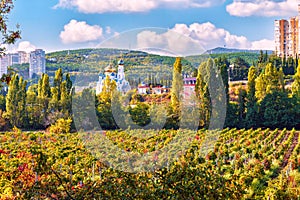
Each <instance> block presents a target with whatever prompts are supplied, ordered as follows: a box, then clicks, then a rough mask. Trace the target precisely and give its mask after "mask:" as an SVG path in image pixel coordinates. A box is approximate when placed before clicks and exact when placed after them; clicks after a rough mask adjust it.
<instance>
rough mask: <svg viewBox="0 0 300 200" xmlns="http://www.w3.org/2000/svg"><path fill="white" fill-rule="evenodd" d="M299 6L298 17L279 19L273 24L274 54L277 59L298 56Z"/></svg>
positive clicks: (299, 45) (299, 6) (299, 50)
mask: <svg viewBox="0 0 300 200" xmlns="http://www.w3.org/2000/svg"><path fill="white" fill-rule="evenodd" d="M299 16H300V5H298V16H295V17H291V18H290V19H289V20H286V19H281V20H275V22H274V39H275V52H276V55H277V56H279V57H282V58H283V57H286V58H287V57H293V58H295V57H297V56H298V55H300V41H299V39H300V37H299V34H300V31H299V29H300V23H299V19H300V17H299Z"/></svg>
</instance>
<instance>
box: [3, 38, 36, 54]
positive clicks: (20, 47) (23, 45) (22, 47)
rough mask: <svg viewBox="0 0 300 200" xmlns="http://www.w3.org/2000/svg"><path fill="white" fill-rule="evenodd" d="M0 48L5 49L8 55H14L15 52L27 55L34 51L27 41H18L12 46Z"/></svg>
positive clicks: (33, 47)
mask: <svg viewBox="0 0 300 200" xmlns="http://www.w3.org/2000/svg"><path fill="white" fill-rule="evenodd" d="M1 47H5V48H6V50H7V52H8V53H15V52H17V51H25V52H27V53H29V52H31V51H34V50H35V49H36V46H35V45H33V44H31V43H30V42H29V41H20V42H18V43H16V44H13V45H7V44H6V45H4V46H1Z"/></svg>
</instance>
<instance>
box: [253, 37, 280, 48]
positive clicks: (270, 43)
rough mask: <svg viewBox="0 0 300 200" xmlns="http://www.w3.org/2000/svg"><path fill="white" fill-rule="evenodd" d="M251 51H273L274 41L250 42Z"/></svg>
mask: <svg viewBox="0 0 300 200" xmlns="http://www.w3.org/2000/svg"><path fill="white" fill-rule="evenodd" d="M251 49H254V50H261V49H264V50H273V49H275V42H274V40H267V39H262V40H259V41H254V42H252V46H251Z"/></svg>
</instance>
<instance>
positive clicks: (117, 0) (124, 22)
mask: <svg viewBox="0 0 300 200" xmlns="http://www.w3.org/2000/svg"><path fill="white" fill-rule="evenodd" d="M297 4H298V1H297V0H16V1H15V8H14V9H13V11H12V14H11V15H10V24H11V25H15V24H20V27H21V31H22V40H20V41H19V42H18V43H17V44H16V46H14V47H11V49H14V50H26V51H30V50H32V49H34V48H43V49H45V50H46V51H47V52H51V51H55V50H63V49H78V48H87V47H96V46H97V45H98V44H99V43H100V44H101V42H103V41H107V39H109V38H114V37H120V36H122V35H123V34H124V32H125V33H126V32H128V31H130V30H133V29H135V30H136V29H138V28H144V29H140V31H138V32H137V31H135V33H136V35H135V37H136V44H135V46H136V47H141V48H142V47H143V48H146V47H153V46H154V47H160V48H165V49H174V48H182V50H184V49H186V48H188V47H190V45H191V44H190V43H189V41H180V42H178V41H179V40H178V37H174V34H175V35H176V34H179V35H184V36H185V37H187V38H189V39H190V40H191V41H192V42H193V43H194V44H199V45H201V46H202V47H203V48H204V49H211V48H215V47H224V46H226V47H228V48H242V49H244V48H246V49H271V50H272V49H273V39H274V36H273V29H274V27H273V24H274V20H275V19H281V18H289V17H292V16H296V15H297ZM146 27H158V28H162V29H160V31H158V32H156V31H155V29H149V30H148V29H147V28H146ZM121 38H122V37H121ZM122 39H123V40H124V38H122ZM110 40H111V39H110ZM179 43H180V45H178V44H179Z"/></svg>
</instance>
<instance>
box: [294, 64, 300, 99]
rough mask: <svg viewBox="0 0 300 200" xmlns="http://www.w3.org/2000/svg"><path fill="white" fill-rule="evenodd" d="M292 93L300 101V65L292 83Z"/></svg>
mask: <svg viewBox="0 0 300 200" xmlns="http://www.w3.org/2000/svg"><path fill="white" fill-rule="evenodd" d="M292 93H293V95H294V96H296V97H297V98H298V99H300V64H298V67H297V71H296V73H295V75H294V82H293V83H292Z"/></svg>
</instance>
